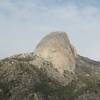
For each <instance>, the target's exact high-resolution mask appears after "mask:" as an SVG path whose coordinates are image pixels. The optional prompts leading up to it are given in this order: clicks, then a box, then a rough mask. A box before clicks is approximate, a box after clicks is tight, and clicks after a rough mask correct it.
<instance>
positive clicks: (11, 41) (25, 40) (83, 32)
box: [0, 0, 100, 60]
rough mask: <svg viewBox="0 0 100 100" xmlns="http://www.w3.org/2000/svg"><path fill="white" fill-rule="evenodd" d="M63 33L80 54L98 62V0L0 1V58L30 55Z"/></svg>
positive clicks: (99, 24)
mask: <svg viewBox="0 0 100 100" xmlns="http://www.w3.org/2000/svg"><path fill="white" fill-rule="evenodd" d="M52 31H65V32H67V33H68V35H69V37H70V39H71V42H72V44H73V45H74V46H75V47H76V49H77V51H78V53H79V54H81V55H83V56H88V57H90V58H93V59H97V60H100V0H0V58H4V57H7V56H11V55H13V54H16V53H23V52H31V51H33V50H34V47H35V46H36V45H37V43H38V42H39V40H40V39H41V38H42V37H43V36H44V35H46V34H48V33H49V32H52Z"/></svg>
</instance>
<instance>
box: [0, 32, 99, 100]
mask: <svg viewBox="0 0 100 100" xmlns="http://www.w3.org/2000/svg"><path fill="white" fill-rule="evenodd" d="M0 100H100V62H97V61H93V60H91V59H89V58H86V57H82V56H80V55H78V54H77V53H76V51H75V49H74V48H73V46H72V45H71V43H70V40H69V38H68V36H67V34H66V33H64V32H53V33H50V34H49V35H47V36H46V37H44V38H43V39H42V40H41V41H40V43H39V44H38V46H37V47H36V49H35V51H34V52H32V53H27V54H26V53H24V54H18V55H14V56H11V57H8V58H5V59H3V60H0Z"/></svg>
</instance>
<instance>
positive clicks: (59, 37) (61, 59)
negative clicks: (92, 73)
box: [34, 32, 76, 74]
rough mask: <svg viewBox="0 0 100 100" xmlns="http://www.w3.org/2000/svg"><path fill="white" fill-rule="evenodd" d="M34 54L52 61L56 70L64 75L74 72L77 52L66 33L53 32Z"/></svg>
mask: <svg viewBox="0 0 100 100" xmlns="http://www.w3.org/2000/svg"><path fill="white" fill-rule="evenodd" d="M34 53H35V54H36V55H37V56H39V57H41V58H43V59H45V60H47V61H50V62H51V63H52V64H53V65H54V67H55V69H56V70H57V71H58V72H59V73H61V74H63V73H64V72H66V71H69V72H74V70H75V55H76V51H75V50H74V48H73V46H72V45H71V43H70V41H69V38H68V36H67V34H66V33H64V32H52V33H50V34H48V35H47V36H46V37H44V38H43V39H42V40H41V41H40V43H39V44H38V45H37V47H36V49H35V51H34Z"/></svg>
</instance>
